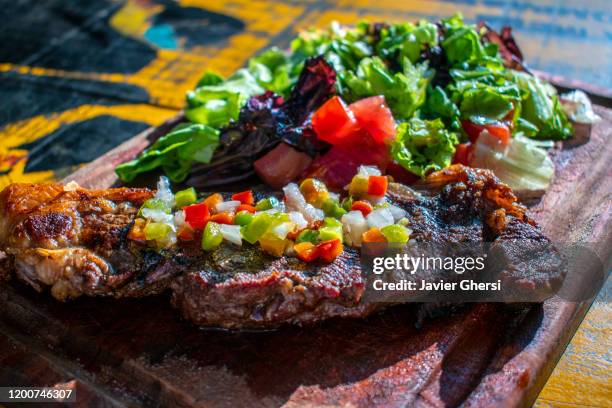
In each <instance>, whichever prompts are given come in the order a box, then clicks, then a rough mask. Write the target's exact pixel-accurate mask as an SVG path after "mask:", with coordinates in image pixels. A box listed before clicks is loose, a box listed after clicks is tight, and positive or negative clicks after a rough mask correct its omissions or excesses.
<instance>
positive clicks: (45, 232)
mask: <svg viewBox="0 0 612 408" xmlns="http://www.w3.org/2000/svg"><path fill="white" fill-rule="evenodd" d="M24 226H25V229H26V231H27V233H28V235H29V236H30V237H32V239H34V240H35V241H42V240H45V239H48V238H52V239H53V238H57V237H59V236H61V235H63V234H66V233H67V232H68V231H69V230H70V229H71V228H72V217H70V216H69V215H66V214H62V213H56V212H52V213H46V214H40V215H38V214H35V215H31V216H29V217H27V218H26V220H25V222H24Z"/></svg>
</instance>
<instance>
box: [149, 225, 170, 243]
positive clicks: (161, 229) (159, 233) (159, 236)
mask: <svg viewBox="0 0 612 408" xmlns="http://www.w3.org/2000/svg"><path fill="white" fill-rule="evenodd" d="M171 231H172V228H171V227H170V225H168V224H164V223H161V222H150V223H148V224H147V225H146V226H145V228H144V235H145V239H147V240H148V241H157V240H160V241H161V240H164V239H165V238H166V237H167V236H168V234H170V232H171Z"/></svg>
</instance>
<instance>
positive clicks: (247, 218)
mask: <svg viewBox="0 0 612 408" xmlns="http://www.w3.org/2000/svg"><path fill="white" fill-rule="evenodd" d="M251 221H253V214H251V213H250V212H248V211H240V212H239V213H238V214H236V216H235V217H234V224H236V225H240V226H244V225H247V224H249V223H250V222H251Z"/></svg>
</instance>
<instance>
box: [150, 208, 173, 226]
mask: <svg viewBox="0 0 612 408" xmlns="http://www.w3.org/2000/svg"><path fill="white" fill-rule="evenodd" d="M142 216H143V217H144V218H147V219H149V220H151V221H153V222H159V223H163V224H168V225H171V226H172V227H173V228H174V217H173V216H172V214H167V213H165V212H164V211H162V210H157V209H155V208H143V209H142Z"/></svg>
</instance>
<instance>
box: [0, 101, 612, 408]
mask: <svg viewBox="0 0 612 408" xmlns="http://www.w3.org/2000/svg"><path fill="white" fill-rule="evenodd" d="M596 111H597V113H598V114H599V115H601V116H602V118H603V121H602V122H601V123H599V124H597V125H595V126H594V128H593V131H592V134H591V140H590V141H589V142H588V143H585V144H582V145H579V146H577V145H575V143H574V144H573V145H572V143H571V142H568V143H566V144H565V145H564V146H563V147H562V148H561V149H559V150H558V151H557V152H556V153H555V156H554V160H555V162H556V166H557V168H556V176H555V180H554V182H553V184H552V186H551V188H550V189H549V191H548V192H547V193H546V195H545V196H544V197H543V198H542V200H541V201H540V202H539V203H537V204H536V205H535V206H534V207H532V208H531V214H532V215H533V217H534V218H535V219H536V220H537V221H538V222H539V223H540V225H541V226H542V228H543V229H544V231H545V232H546V233H547V235H549V236H550V237H551V238H552V239H553V240H558V241H561V242H568V241H582V242H593V243H596V244H597V245H596V247H597V250H598V253H599V256H600V257H601V258H602V259H603V260H604V263H605V262H607V264H606V265H607V266H608V267H609V265H610V263H609V260H610V254H611V252H612V241H611V240H610V231H611V225H612V222H611V217H610V214H611V202H612V201H611V200H610V193H611V191H612V188H611V187H612V182H611V180H612V178H611V177H610V176H611V172H612V171H611V169H610V163H611V162H612V160H611V159H612V145H611V144H610V136H611V129H612V110H610V109H607V108H604V107H600V106H598V107H597V108H596ZM181 120H182V116H180V115H179V116H177V117H176V118H174V119H172V120H170V121H169V122H168V123H166V124H164V125H162V126H160V127H159V128H154V129H150V130H148V131H146V132H144V133H142V134H140V135H137V136H135V137H134V138H133V139H131V140H129V141H128V142H126V143H124V144H123V145H121V146H119V147H117V148H116V149H114V150H112V151H110V152H109V153H107V154H105V155H104V156H102V157H101V158H99V159H97V160H95V161H94V162H92V163H90V164H88V165H86V166H84V167H83V168H81V169H80V170H79V171H77V172H76V173H74V174H73V175H71V176H69V177H67V178H66V180H65V181H69V180H75V181H77V182H79V183H80V184H81V185H83V186H85V187H96V188H106V187H109V186H111V185H113V184H115V183H116V178H115V176H114V172H113V169H114V167H115V166H116V165H117V164H118V163H120V162H123V161H125V160H127V159H130V158H131V157H133V156H134V155H135V154H137V153H138V152H139V151H141V150H142V149H143V148H145V147H146V146H147V145H148V144H149V143H150V141H151V140H153V139H155V138H156V137H159V136H160V135H162V134H164V133H166V132H167V131H168V130H169V129H171V128H172V127H173V126H174V125H175V124H176V123H178V122H179V121H181ZM591 302H592V299H591V300H589V301H584V302H580V303H576V302H568V301H564V300H561V299H558V298H553V299H550V300H548V301H546V302H544V303H543V304H537V305H533V306H531V307H529V308H527V309H519V308H510V307H507V306H505V305H502V304H474V305H467V306H466V307H465V308H464V309H462V310H461V311H460V312H457V313H455V314H453V315H450V316H444V317H438V318H432V319H428V320H426V322H425V323H424V324H423V326H422V327H420V328H419V329H417V328H415V323H416V314H417V308H418V307H417V306H415V305H406V306H398V307H394V308H391V309H389V310H387V311H385V312H382V313H380V314H377V315H375V316H372V317H369V318H367V319H356V320H342V319H335V320H330V321H327V322H324V323H322V324H320V325H316V326H314V327H307V328H299V327H284V328H281V329H279V330H274V331H266V332H228V331H223V330H215V329H199V328H196V327H193V326H192V325H190V324H189V323H186V322H184V321H182V320H181V319H180V317H179V314H178V312H177V311H175V310H172V308H171V306H170V305H169V301H168V297H167V296H159V297H155V298H147V299H130V300H115V299H78V300H76V301H73V302H69V303H59V302H56V301H54V300H52V299H50V298H49V296H42V295H38V294H36V293H35V292H33V291H32V290H31V289H29V288H27V287H25V286H23V285H21V284H19V283H17V282H12V283H9V284H2V287H1V288H0V333H1V335H0V350H2V351H1V352H0V385H14V384H20V385H31V386H36V385H40V384H53V383H63V382H69V381H73V382H72V385H73V386H74V387H76V390H77V399H78V405H81V406H91V405H93V404H96V405H97V404H105V405H109V406H132V405H152V406H186V407H192V406H231V407H234V406H278V405H282V404H286V405H288V406H304V405H307V406H319V405H342V406H349V405H355V406H371V405H374V406H376V405H378V406H423V407H425V406H455V405H458V404H464V405H465V406H508V407H516V406H530V405H531V404H532V403H533V401H534V400H535V398H536V397H537V395H538V393H539V391H540V389H541V388H542V386H543V385H544V383H545V382H546V379H547V378H548V376H549V374H550V372H551V371H552V369H553V367H554V365H555V363H556V362H557V360H558V358H559V356H560V355H561V354H562V352H563V350H564V349H565V346H566V345H567V343H568V342H569V340H570V339H571V337H572V335H573V333H574V332H575V330H576V328H577V327H578V325H579V323H580V321H581V320H582V318H583V317H584V315H585V313H586V311H587V309H588V307H589V306H590V304H591Z"/></svg>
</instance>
